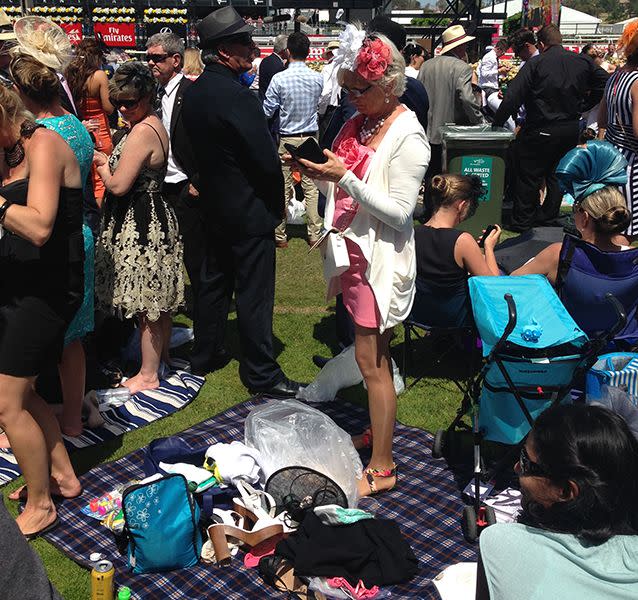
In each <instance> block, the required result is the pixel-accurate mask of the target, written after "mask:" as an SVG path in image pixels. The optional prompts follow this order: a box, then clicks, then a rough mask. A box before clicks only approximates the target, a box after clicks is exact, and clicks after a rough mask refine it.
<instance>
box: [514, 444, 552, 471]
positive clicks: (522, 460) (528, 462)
mask: <svg viewBox="0 0 638 600" xmlns="http://www.w3.org/2000/svg"><path fill="white" fill-rule="evenodd" d="M518 465H519V467H520V474H519V476H520V477H528V476H529V477H548V476H549V474H548V472H547V469H545V467H543V466H542V465H539V464H538V463H536V462H534V461H533V460H532V459H531V458H530V457H529V454H527V448H525V446H521V454H520V456H519V457H518Z"/></svg>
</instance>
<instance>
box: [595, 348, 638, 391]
mask: <svg viewBox="0 0 638 600" xmlns="http://www.w3.org/2000/svg"><path fill="white" fill-rule="evenodd" d="M606 385H607V386H610V387H617V388H620V389H621V390H623V391H625V392H627V394H628V395H629V398H630V399H631V400H632V401H633V402H634V403H635V402H636V399H638V354H632V353H630V352H610V353H609V354H603V355H602V356H599V357H598V361H597V362H596V364H595V365H594V366H593V367H592V368H591V369H590V370H589V371H588V373H587V384H586V389H587V399H588V400H589V401H597V400H600V399H601V398H602V396H603V387H604V386H606Z"/></svg>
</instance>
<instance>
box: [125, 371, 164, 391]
mask: <svg viewBox="0 0 638 600" xmlns="http://www.w3.org/2000/svg"><path fill="white" fill-rule="evenodd" d="M159 384H160V382H159V378H158V377H157V375H155V376H153V377H145V376H143V375H142V374H141V373H138V374H137V375H135V377H131V378H130V379H127V380H126V381H125V382H123V383H122V385H123V386H125V387H127V388H128V389H129V391H130V392H131V396H132V395H133V394H137V392H143V391H145V390H156V389H157V388H158V387H159Z"/></svg>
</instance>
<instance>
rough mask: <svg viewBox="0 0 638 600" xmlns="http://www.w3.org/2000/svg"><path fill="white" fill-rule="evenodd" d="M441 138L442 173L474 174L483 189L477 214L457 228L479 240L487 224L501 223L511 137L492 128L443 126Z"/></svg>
mask: <svg viewBox="0 0 638 600" xmlns="http://www.w3.org/2000/svg"><path fill="white" fill-rule="evenodd" d="M441 139H442V146H443V148H442V150H443V166H444V170H445V171H446V172H447V173H458V174H460V175H476V176H477V177H480V178H481V181H482V182H483V186H484V187H485V195H484V196H483V198H482V202H481V203H480V204H479V207H478V209H477V211H476V214H475V215H474V216H473V217H472V218H471V219H467V220H466V221H464V222H463V223H461V225H459V229H463V230H464V231H469V232H470V233H471V234H472V235H473V236H474V237H479V236H480V235H481V233H482V231H483V229H485V228H486V227H487V226H488V225H492V224H493V223H498V224H499V225H500V224H501V222H502V215H501V211H502V208H503V194H504V189H505V159H506V153H507V149H508V147H509V145H510V142H511V141H512V140H513V139H514V134H513V133H512V132H511V131H508V130H506V129H503V128H502V127H499V128H495V127H492V126H491V125H468V126H463V125H444V126H443V127H441Z"/></svg>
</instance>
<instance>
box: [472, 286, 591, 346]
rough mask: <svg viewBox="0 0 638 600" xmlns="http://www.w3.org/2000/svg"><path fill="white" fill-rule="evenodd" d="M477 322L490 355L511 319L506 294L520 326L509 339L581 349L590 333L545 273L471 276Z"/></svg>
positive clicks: (516, 327)
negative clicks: (514, 307) (564, 301)
mask: <svg viewBox="0 0 638 600" xmlns="http://www.w3.org/2000/svg"><path fill="white" fill-rule="evenodd" d="M469 288H470V297H471V299H472V311H473V312H474V321H475V322H476V327H477V329H478V332H479V335H480V336H481V340H482V342H483V355H484V356H487V355H488V354H489V353H490V352H491V351H492V348H493V347H494V346H495V345H496V343H497V342H498V341H499V339H500V338H501V336H502V335H503V332H504V331H505V328H506V327H507V322H508V315H509V312H508V309H507V303H506V301H505V298H504V296H505V294H511V295H512V298H513V299H514V303H515V304H516V315H517V318H516V326H515V327H514V330H513V331H512V333H511V334H510V335H509V337H508V338H507V340H508V341H509V342H511V343H513V344H516V345H518V346H523V347H527V348H534V349H539V348H551V347H553V346H560V345H562V344H568V343H571V344H573V345H574V346H576V347H578V348H580V347H582V346H583V345H584V344H585V342H587V335H585V333H584V332H583V331H582V329H580V328H579V327H578V325H576V322H575V321H574V319H572V318H571V316H570V315H569V313H568V312H567V310H566V309H565V307H564V306H563V303H562V302H561V301H560V299H559V297H558V296H557V295H556V292H555V291H554V290H553V288H552V286H551V285H550V284H549V282H548V281H547V278H546V277H545V276H543V275H522V276H520V277H511V276H505V277H470V279H469Z"/></svg>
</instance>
